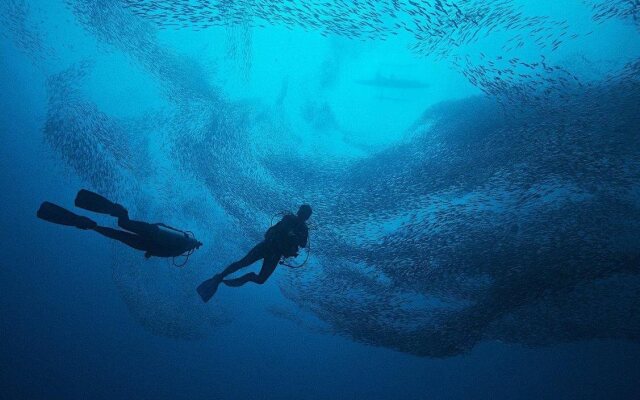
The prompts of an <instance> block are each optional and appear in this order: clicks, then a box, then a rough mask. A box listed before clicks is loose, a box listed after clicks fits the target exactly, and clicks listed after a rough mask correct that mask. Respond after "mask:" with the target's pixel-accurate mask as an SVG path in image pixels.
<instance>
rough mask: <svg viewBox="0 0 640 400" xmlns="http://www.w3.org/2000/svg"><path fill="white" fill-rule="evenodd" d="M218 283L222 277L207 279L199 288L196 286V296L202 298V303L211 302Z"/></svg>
mask: <svg viewBox="0 0 640 400" xmlns="http://www.w3.org/2000/svg"><path fill="white" fill-rule="evenodd" d="M220 282H222V277H221V276H219V275H216V276H214V277H213V278H211V279H207V280H206V281H204V282H202V283H201V284H200V286H198V289H197V290H198V294H199V295H200V297H201V298H202V301H204V302H205V303H206V302H207V301H209V300H211V298H212V297H213V295H214V294H216V291H217V290H218V286H219V285H220Z"/></svg>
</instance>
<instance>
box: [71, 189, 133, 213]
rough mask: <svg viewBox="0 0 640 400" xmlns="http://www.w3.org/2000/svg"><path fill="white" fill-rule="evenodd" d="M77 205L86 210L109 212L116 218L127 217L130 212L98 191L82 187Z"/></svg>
mask: <svg viewBox="0 0 640 400" xmlns="http://www.w3.org/2000/svg"><path fill="white" fill-rule="evenodd" d="M75 205H76V207H80V208H84V209H85V210H89V211H93V212H97V213H100V214H108V215H111V216H112V217H116V218H127V217H128V215H129V213H128V212H127V209H126V208H124V207H123V206H121V205H120V204H117V203H114V202H112V201H110V200H108V199H105V198H104V197H102V196H100V195H99V194H97V193H94V192H90V191H88V190H85V189H82V190H80V191H79V192H78V195H77V196H76V201H75Z"/></svg>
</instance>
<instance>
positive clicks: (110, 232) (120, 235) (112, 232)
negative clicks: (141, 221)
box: [93, 226, 149, 251]
mask: <svg viewBox="0 0 640 400" xmlns="http://www.w3.org/2000/svg"><path fill="white" fill-rule="evenodd" d="M93 230H94V231H96V232H98V233H99V234H101V235H102V236H106V237H108V238H110V239H115V240H117V241H119V242H122V243H124V244H126V245H127V246H129V247H133V248H134V249H136V250H142V251H147V250H148V248H149V245H148V243H147V241H146V240H145V239H143V238H142V237H140V236H138V235H134V234H133V233H129V232H124V231H119V230H117V229H112V228H105V227H104V226H96V227H95V228H93Z"/></svg>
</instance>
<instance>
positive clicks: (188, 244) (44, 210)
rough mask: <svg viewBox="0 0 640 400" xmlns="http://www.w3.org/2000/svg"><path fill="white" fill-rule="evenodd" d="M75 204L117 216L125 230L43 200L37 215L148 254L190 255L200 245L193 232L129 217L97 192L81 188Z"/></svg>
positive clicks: (117, 205) (147, 255)
mask: <svg viewBox="0 0 640 400" xmlns="http://www.w3.org/2000/svg"><path fill="white" fill-rule="evenodd" d="M75 205H76V207H80V208H84V209H85V210H89V211H93V212H97V213H101V214H108V215H111V216H112V217H116V218H118V226H119V227H121V228H122V229H125V230H126V231H128V232H126V231H121V230H118V229H112V228H107V227H104V226H99V225H98V224H97V223H96V222H95V221H93V220H91V219H89V218H87V217H83V216H80V215H77V214H74V213H72V212H71V211H69V210H66V209H64V208H62V207H60V206H58V205H55V204H53V203H49V202H48V201H45V202H44V203H42V205H40V209H39V210H38V213H37V216H38V218H40V219H43V220H45V221H49V222H53V223H54V224H59V225H67V226H75V227H76V228H79V229H83V230H92V231H95V232H98V233H99V234H101V235H103V236H106V237H108V238H110V239H115V240H117V241H120V242H122V243H124V244H126V245H127V246H129V247H132V248H134V249H136V250H141V251H144V252H145V253H144V256H145V257H146V258H149V257H152V256H153V257H178V256H181V255H185V253H186V254H187V255H189V254H191V253H192V252H193V251H195V250H196V249H198V248H200V246H202V243H201V242H199V241H197V240H196V239H195V238H194V237H193V235H190V234H189V233H187V232H183V231H181V230H179V229H176V228H172V227H170V226H168V225H165V224H163V223H155V224H150V223H148V222H142V221H133V220H130V219H129V212H128V211H127V210H126V209H125V208H124V207H123V206H121V205H120V204H116V203H113V202H111V201H109V200H107V199H105V198H104V197H102V196H100V195H99V194H96V193H93V192H90V191H88V190H85V189H82V190H80V191H79V192H78V195H77V196H76V200H75Z"/></svg>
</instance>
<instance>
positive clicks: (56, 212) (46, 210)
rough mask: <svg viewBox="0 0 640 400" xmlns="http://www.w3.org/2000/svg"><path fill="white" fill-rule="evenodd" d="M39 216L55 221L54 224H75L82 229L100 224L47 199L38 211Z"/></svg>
mask: <svg viewBox="0 0 640 400" xmlns="http://www.w3.org/2000/svg"><path fill="white" fill-rule="evenodd" d="M37 216H38V218H40V219H43V220H45V221H49V222H53V223H54V224H59V225H67V226H75V227H76V228H80V229H93V228H95V227H96V226H98V224H96V223H95V221H93V220H91V219H89V218H87V217H83V216H81V215H77V214H74V213H72V212H71V211H69V210H66V209H64V208H62V207H60V206H58V205H55V204H53V203H49V202H48V201H45V202H44V203H42V204H41V205H40V208H39V209H38V213H37Z"/></svg>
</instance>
